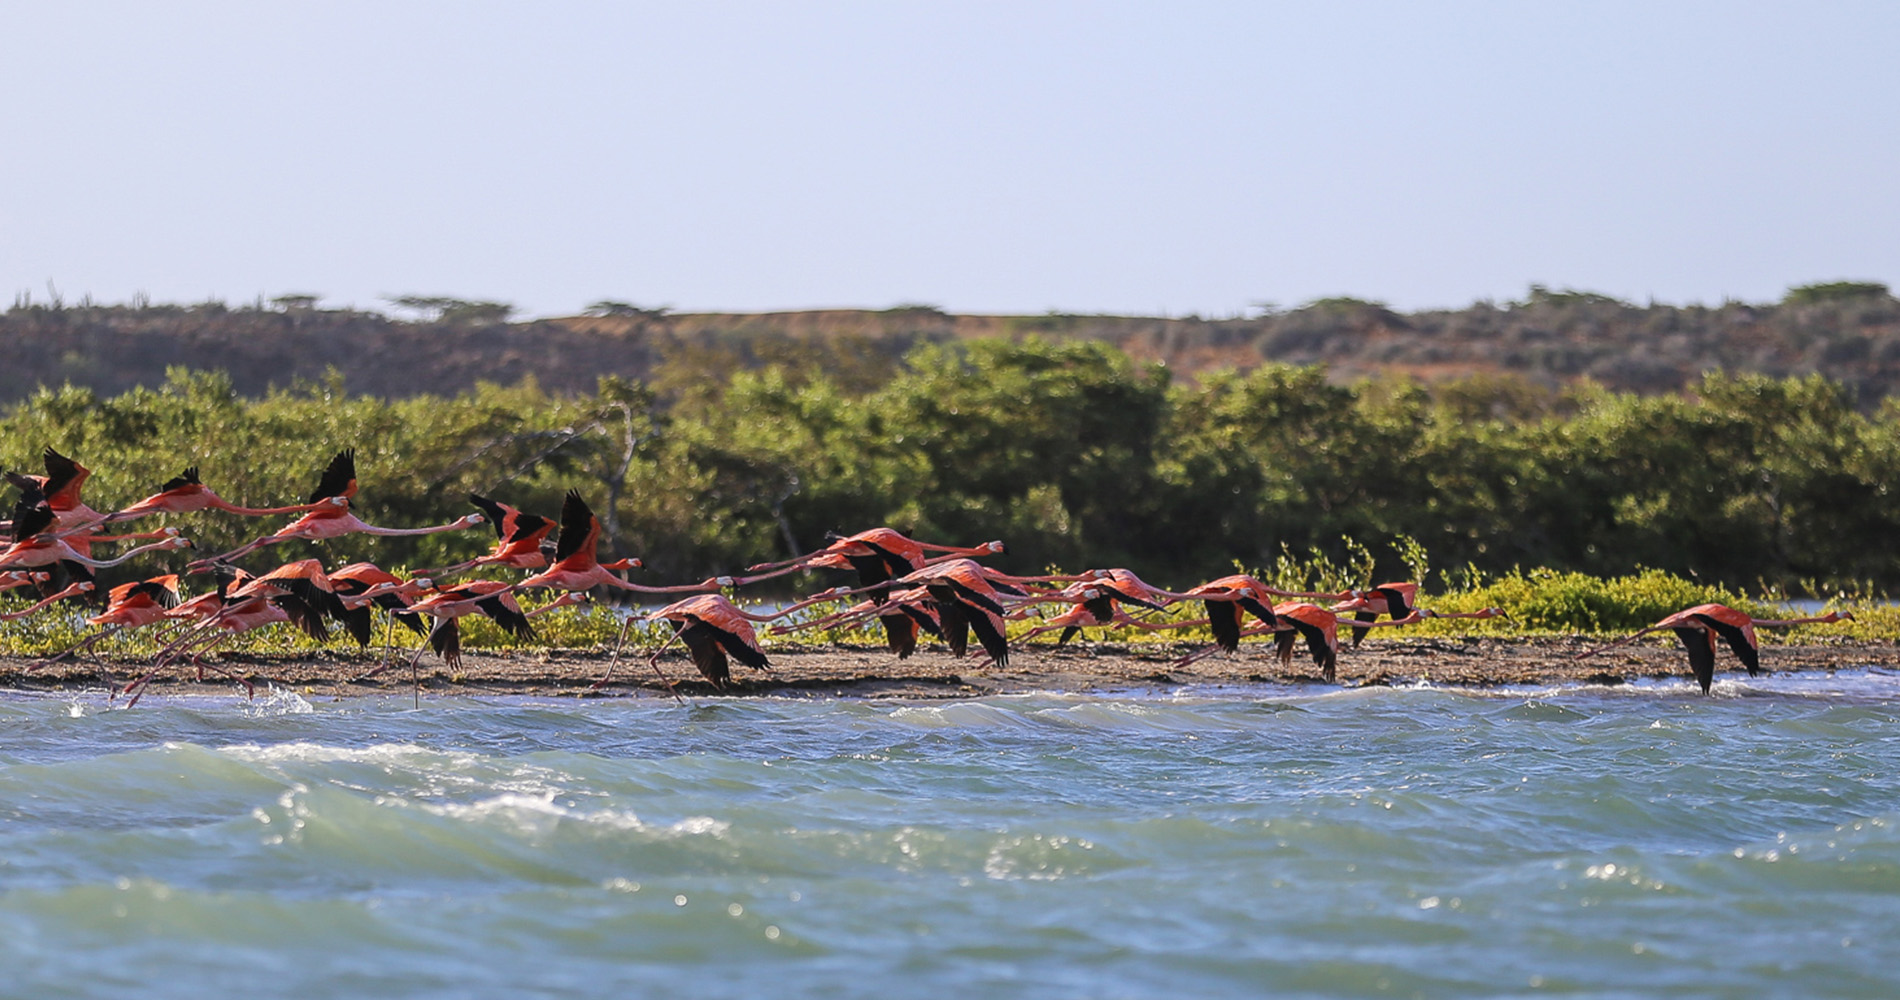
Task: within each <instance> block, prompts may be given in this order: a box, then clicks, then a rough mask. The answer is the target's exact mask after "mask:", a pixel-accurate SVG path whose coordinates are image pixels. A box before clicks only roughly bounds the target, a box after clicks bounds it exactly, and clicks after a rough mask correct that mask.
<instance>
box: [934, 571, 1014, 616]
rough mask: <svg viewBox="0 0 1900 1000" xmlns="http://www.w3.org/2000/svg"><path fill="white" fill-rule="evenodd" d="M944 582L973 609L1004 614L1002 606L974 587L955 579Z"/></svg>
mask: <svg viewBox="0 0 1900 1000" xmlns="http://www.w3.org/2000/svg"><path fill="white" fill-rule="evenodd" d="M942 582H943V584H944V585H945V586H947V587H948V588H949V589H950V590H951V591H952V592H954V593H955V594H956V596H957V597H958V598H959V599H960V600H962V601H963V602H964V603H966V604H969V605H970V606H972V607H976V608H981V609H982V610H984V611H987V612H989V613H990V614H993V615H1000V614H1003V613H1004V611H1003V606H1002V605H1000V604H998V603H996V602H995V601H994V600H992V599H990V597H989V596H988V595H987V594H984V593H982V592H980V591H978V590H977V589H975V588H974V587H971V586H969V585H968V584H965V583H963V582H961V581H958V580H954V579H945V580H943V581H942Z"/></svg>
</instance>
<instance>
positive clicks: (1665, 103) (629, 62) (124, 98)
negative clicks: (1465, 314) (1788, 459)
mask: <svg viewBox="0 0 1900 1000" xmlns="http://www.w3.org/2000/svg"><path fill="white" fill-rule="evenodd" d="M0 31H4V33H5V37H7V38H8V40H9V43H10V44H9V45H8V52H7V57H6V58H5V59H4V60H0V108H3V109H4V110H3V111H0V128H3V129H4V131H3V132H0V135H4V136H5V139H4V140H3V144H0V292H11V293H13V297H14V301H19V300H20V296H23V295H25V296H31V297H32V298H33V300H34V301H39V302H44V301H46V299H47V298H48V297H49V296H50V295H51V294H52V290H53V289H57V292H58V294H59V295H60V296H61V297H63V298H64V299H65V300H66V301H68V302H74V301H78V300H79V299H81V298H82V297H84V296H91V297H92V298H93V299H94V300H95V301H99V302H125V301H132V300H133V299H134V298H135V297H137V296H146V297H149V298H150V299H151V300H152V301H157V302H178V303H194V302H202V301H206V300H209V299H219V300H224V301H226V302H229V303H232V304H241V303H247V302H251V301H253V300H255V299H257V298H258V297H260V296H261V297H263V298H265V299H269V298H272V297H275V296H278V295H283V294H289V293H310V294H317V295H320V296H322V300H323V303H324V304H325V305H326V306H330V307H342V306H355V307H359V308H374V309H382V310H385V311H392V310H390V307H389V306H388V304H387V301H386V300H387V298H388V297H392V296H402V295H431V296H452V297H458V298H465V299H481V300H496V301H503V302H508V303H511V304H513V305H515V306H516V307H517V309H518V310H519V315H524V316H547V315H567V314H573V313H575V312H578V311H580V310H581V309H582V308H583V307H585V306H586V305H588V304H589V303H592V302H595V301H597V300H601V299H612V300H619V301H625V302H630V303H635V304H638V305H642V306H648V307H657V306H667V307H670V308H672V309H674V310H677V311H682V312H698V311H746V312H750V311H771V310H782V309H806V308H828V307H865V308H887V307H890V306H894V305H900V304H930V305H935V306H938V307H941V308H944V309H947V310H950V311H952V312H968V313H1042V312H1047V311H1051V310H1055V311H1062V312H1074V313H1098V312H1100V313H1132V314H1141V315H1168V316H1183V315H1202V316H1228V315H1235V314H1240V313H1246V312H1250V311H1252V310H1254V309H1257V308H1259V307H1260V304H1262V303H1275V304H1278V305H1279V306H1283V307H1286V306H1294V305H1297V304H1299V303H1301V302H1305V301H1309V300H1311V299H1314V298H1318V297H1322V296H1331V295H1353V296H1357V297H1361V298H1369V299H1376V300H1380V301H1384V302H1387V303H1390V304H1391V305H1393V306H1394V307H1397V308H1400V309H1407V310H1413V309H1425V308H1435V307H1453V308H1456V307H1462V306H1464V305H1467V304H1469V303H1471V302H1473V301H1476V300H1479V299H1487V298H1488V299H1494V300H1497V301H1505V300H1510V299H1515V298H1522V297H1523V296H1524V294H1525V291H1526V289H1527V288H1528V286H1529V285H1531V284H1532V283H1537V284H1543V285H1546V286H1550V287H1553V288H1575V289H1580V290H1586V291H1593V292H1600V293H1604V294H1610V295H1615V296H1618V297H1621V298H1625V299H1629V300H1631V301H1636V302H1644V301H1649V300H1655V301H1660V302H1671V303H1694V302H1704V303H1711V304H1713V303H1718V302H1721V301H1723V300H1725V299H1730V298H1735V299H1742V300H1746V301H1772V300H1774V299H1777V298H1779V297H1780V296H1781V294H1782V293H1783V291H1784V290H1785V289H1786V288H1787V287H1788V286H1790V285H1794V284H1801V283H1806V282H1813V281H1826V280H1835V279H1857V280H1873V281H1884V282H1889V283H1891V284H1894V285H1900V59H1896V58H1894V53H1895V52H1896V51H1900V4H1894V3H1816V2H1803V3H1754V2H1746V0H1729V2H1709V3H1701V2H1669V0H1643V2H1627V3H1626V2H1592V3H1563V4H1560V3H1519V2H1495V3H1450V2H1448V3H1429V2H1408V3H1377V2H1365V3H1298V4H1292V3H1269V2H1230V3H1191V2H1170V3H1165V4H1164V3H1113V2H1087V3H1084V2H1074V3H1070V2H1036V0H1010V2H997V3H990V2H980V0H977V2H970V0H962V2H953V3H925V2H915V3H904V2H894V0H893V2H864V3H797V2H731V3H722V2H703V3H678V2H667V3H639V2H619V3H604V2H603V3H589V2H572V3H547V4H526V3H506V4H504V3H481V2H454V3H400V2H390V0H379V2H369V3H352V2H326V3H322V4H274V3H271V4H257V3H243V2H238V0H230V2H225V3H204V2H197V3H194V2H187V0H181V2H171V3H166V4H149V3H130V2H127V3H68V4H10V5H8V6H7V7H6V9H5V10H4V12H0Z"/></svg>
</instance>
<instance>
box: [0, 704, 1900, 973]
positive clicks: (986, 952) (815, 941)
mask: <svg viewBox="0 0 1900 1000" xmlns="http://www.w3.org/2000/svg"><path fill="white" fill-rule="evenodd" d="M1896 719H1900V677H1896V676H1893V675H1889V674H1885V673H1880V672H1874V671H1868V672H1855V673H1841V674H1838V675H1830V676H1821V675H1796V676H1789V677H1765V678H1762V679H1760V680H1756V681H1738V680H1730V679H1724V680H1722V681H1721V682H1720V683H1719V684H1718V686H1717V689H1716V696H1714V697H1703V696H1701V695H1699V694H1696V693H1694V691H1693V690H1692V688H1691V687H1690V686H1689V685H1687V684H1680V683H1665V684H1645V685H1637V686H1632V687H1628V688H1620V689H1568V690H1565V689H1553V690H1539V691H1532V690H1517V691H1509V692H1501V693H1489V694H1482V693H1473V692H1463V691H1450V690H1432V689H1410V690H1388V689H1375V690H1353V691H1339V690H1312V689H1298V688H1275V687H1267V688H1253V689H1246V690H1211V691H1197V692H1190V693H1186V694H1179V695H1161V694H1146V695H1136V694H1131V695H1129V696H1125V697H1083V696H1053V695H1051V696H1024V697H1001V698H986V699H982V700H977V701H966V702H953V703H932V704H888V703H864V702H851V701H802V700H777V699H757V700H737V699H735V700H710V699H709V700H701V701H698V702H695V703H694V704H693V705H691V706H689V707H682V706H679V705H676V704H673V703H671V702H669V701H665V700H659V699H625V700H606V701H587V702H576V701H558V702H556V701H529V700H521V699H485V700H477V699H445V700H430V701H426V702H424V704H423V707H422V708H421V709H420V710H415V709H412V708H411V707H410V706H409V703H408V700H407V698H406V697H405V698H399V699H389V700H375V699H357V700H345V701H336V702H330V701H321V702H315V703H310V702H305V701H304V700H302V699H300V698H298V697H296V696H294V695H288V694H277V695H274V696H272V697H271V698H269V699H262V698H260V700H259V701H258V702H256V703H250V704H247V703H245V702H244V701H242V700H240V699H226V698H180V699H174V700H170V701H167V700H163V699H160V698H156V697H154V698H151V699H148V700H147V701H146V702H144V703H142V704H141V705H140V707H139V708H138V709H137V710H134V711H130V712H125V711H112V710H107V707H106V706H105V705H104V704H103V703H102V702H101V701H99V700H97V699H87V698H81V699H78V700H70V699H59V698H49V697H33V696H24V695H13V696H7V697H5V698H0V734H4V735H3V736H0V970H4V973H3V974H0V994H3V995H6V996H21V997H65V996H71V997H83V996H127V995H133V994H137V995H139V996H151V997H166V996H179V997H193V998H200V997H203V996H206V995H232V994H237V993H239V992H240V991H243V992H248V993H255V992H259V991H264V990H268V991H269V992H270V994H271V995H285V996H298V997H322V996H336V997H360V996H365V995H374V996H487V997H520V996H530V995H537V996H587V997H596V996H616V995H621V996H624V995H675V996H693V997H704V996H714V997H738V996H747V997H758V996H771V997H777V996H798V995H826V996H830V995H844V996H875V997H880V998H890V997H912V996H915V997H943V996H985V997H990V996H1002V997H1009V996H1037V997H1043V996H1049V997H1118V996H1122V997H1143V996H1154V997H1161V996H1235V997H1258V996H1265V995H1276V996H1314V997H1328V996H1423V997H1468V996H1497V995H1510V996H1517V995H1535V994H1542V993H1568V994H1583V995H1591V996H1694V997H1761V996H1788V997H1810V996H1868V997H1893V996H1896V995H1900V933H1897V932H1900V739H1896V736H1900V726H1896Z"/></svg>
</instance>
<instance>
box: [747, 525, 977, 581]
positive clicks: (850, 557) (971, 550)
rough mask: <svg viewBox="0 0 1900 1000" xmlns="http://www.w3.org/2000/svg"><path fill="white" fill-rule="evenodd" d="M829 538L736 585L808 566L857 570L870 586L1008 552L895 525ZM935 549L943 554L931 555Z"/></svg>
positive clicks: (762, 565)
mask: <svg viewBox="0 0 1900 1000" xmlns="http://www.w3.org/2000/svg"><path fill="white" fill-rule="evenodd" d="M829 537H830V540H831V544H829V545H827V546H825V547H824V548H822V549H819V550H818V551H816V552H810V553H806V554H805V555H802V556H798V557H796V558H793V559H784V560H781V561H779V562H771V563H759V564H758V565H756V566H748V567H746V572H747V573H757V574H759V575H757V576H746V577H740V578H739V579H738V580H737V581H736V582H735V584H734V585H735V586H744V585H745V584H748V583H757V582H759V581H760V580H770V579H772V578H773V577H777V576H784V575H785V574H787V573H796V572H798V571H800V570H806V569H854V570H857V572H858V584H859V586H863V587H869V586H871V585H872V584H876V583H883V582H885V581H887V580H892V579H895V578H896V577H899V576H902V575H904V574H905V573H909V572H911V571H913V570H918V569H922V568H923V567H924V565H925V564H926V563H929V562H936V561H941V560H944V559H958V558H968V557H976V556H987V555H997V554H1000V553H1002V552H1004V551H1006V549H1005V547H1004V545H1003V543H1002V542H984V543H983V544H981V545H973V546H963V545H938V544H936V543H934V542H920V541H917V540H916V539H913V538H910V537H909V536H907V535H905V534H903V533H902V532H900V531H897V530H895V529H893V528H870V529H867V530H864V531H860V532H858V533H856V534H853V535H838V534H833V535H831V536H829ZM933 552H935V553H940V554H939V555H936V556H932V555H931V553H933ZM761 571H763V572H761Z"/></svg>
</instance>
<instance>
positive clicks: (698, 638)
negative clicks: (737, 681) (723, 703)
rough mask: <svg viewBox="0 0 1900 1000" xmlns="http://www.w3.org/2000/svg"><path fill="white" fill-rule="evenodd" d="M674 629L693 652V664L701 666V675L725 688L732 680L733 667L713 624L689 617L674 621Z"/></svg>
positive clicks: (717, 686)
mask: <svg viewBox="0 0 1900 1000" xmlns="http://www.w3.org/2000/svg"><path fill="white" fill-rule="evenodd" d="M673 630H674V631H675V632H677V633H679V637H680V641H681V642H683V643H685V644H686V649H687V651H688V652H690V653H692V654H693V666H695V667H697V668H699V676H701V677H704V678H706V679H707V680H708V681H711V682H712V686H713V687H716V688H722V689H723V688H724V687H725V686H726V685H727V684H730V683H731V682H732V668H731V666H729V665H728V663H727V661H726V651H725V650H724V649H722V648H721V647H720V644H719V640H718V639H717V638H716V637H715V636H714V635H713V629H712V628H711V626H708V625H707V624H706V623H704V622H702V621H700V620H699V619H697V618H689V619H687V620H686V621H685V622H674V623H673Z"/></svg>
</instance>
